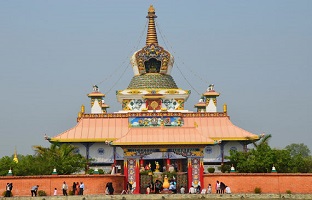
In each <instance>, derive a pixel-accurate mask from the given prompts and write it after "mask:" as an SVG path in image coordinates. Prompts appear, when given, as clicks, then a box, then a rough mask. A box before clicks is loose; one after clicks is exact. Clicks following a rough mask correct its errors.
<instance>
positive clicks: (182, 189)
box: [180, 185, 185, 194]
mask: <svg viewBox="0 0 312 200" xmlns="http://www.w3.org/2000/svg"><path fill="white" fill-rule="evenodd" d="M180 193H181V194H184V193H185V187H183V185H182V186H181V188H180Z"/></svg>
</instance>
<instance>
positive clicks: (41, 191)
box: [38, 190, 47, 196]
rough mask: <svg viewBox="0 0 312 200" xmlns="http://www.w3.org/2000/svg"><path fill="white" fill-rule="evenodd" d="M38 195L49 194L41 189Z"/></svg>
mask: <svg viewBox="0 0 312 200" xmlns="http://www.w3.org/2000/svg"><path fill="white" fill-rule="evenodd" d="M38 196H47V193H46V192H45V191H44V190H39V191H38Z"/></svg>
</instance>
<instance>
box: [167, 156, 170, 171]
mask: <svg viewBox="0 0 312 200" xmlns="http://www.w3.org/2000/svg"><path fill="white" fill-rule="evenodd" d="M166 163H167V167H166V169H167V171H169V166H170V158H169V154H168V158H167V159H166Z"/></svg>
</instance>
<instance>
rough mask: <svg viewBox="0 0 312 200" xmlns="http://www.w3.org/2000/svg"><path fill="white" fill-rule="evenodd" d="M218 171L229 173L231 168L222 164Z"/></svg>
mask: <svg viewBox="0 0 312 200" xmlns="http://www.w3.org/2000/svg"><path fill="white" fill-rule="evenodd" d="M220 170H221V172H222V173H225V172H230V171H231V166H230V165H227V164H223V165H221V167H220Z"/></svg>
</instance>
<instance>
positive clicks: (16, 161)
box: [13, 148, 18, 163]
mask: <svg viewBox="0 0 312 200" xmlns="http://www.w3.org/2000/svg"><path fill="white" fill-rule="evenodd" d="M13 161H14V162H15V163H18V158H17V153H16V148H15V150H14V158H13Z"/></svg>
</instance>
